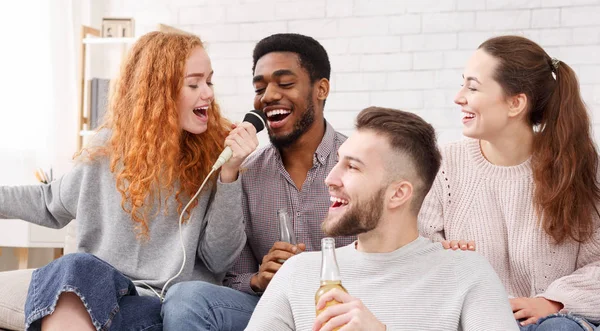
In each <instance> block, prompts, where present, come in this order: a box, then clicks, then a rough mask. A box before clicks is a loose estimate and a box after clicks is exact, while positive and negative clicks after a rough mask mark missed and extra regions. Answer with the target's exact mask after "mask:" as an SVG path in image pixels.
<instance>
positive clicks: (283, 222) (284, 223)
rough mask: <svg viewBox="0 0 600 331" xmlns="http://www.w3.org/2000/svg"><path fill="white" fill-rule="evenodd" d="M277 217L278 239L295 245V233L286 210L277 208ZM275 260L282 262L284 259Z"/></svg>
mask: <svg viewBox="0 0 600 331" xmlns="http://www.w3.org/2000/svg"><path fill="white" fill-rule="evenodd" d="M277 218H278V219H279V241H283V242H286V243H290V244H292V245H296V235H295V234H294V229H293V227H292V219H291V218H290V215H288V212H287V210H285V209H279V210H278V211H277ZM277 262H279V263H283V262H285V260H283V259H279V260H277Z"/></svg>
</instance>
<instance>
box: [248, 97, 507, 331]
mask: <svg viewBox="0 0 600 331" xmlns="http://www.w3.org/2000/svg"><path fill="white" fill-rule="evenodd" d="M356 123H357V124H356V130H357V131H356V132H355V133H354V134H353V135H352V136H351V137H350V138H349V139H348V140H346V142H344V144H343V145H342V146H341V147H340V148H339V151H338V154H339V162H338V164H337V165H336V166H335V167H334V168H333V169H332V170H331V172H330V173H329V175H328V176H327V179H326V184H327V185H328V186H329V194H330V196H331V202H332V203H331V207H330V208H329V213H328V215H327V219H326V220H325V221H324V222H323V224H322V227H323V230H324V232H325V233H326V234H327V235H330V236H341V235H343V236H351V235H357V236H358V239H357V241H356V242H354V243H352V244H350V245H348V246H345V247H342V248H338V249H336V255H337V261H338V265H339V267H340V273H341V279H342V285H343V286H344V287H345V288H346V289H347V290H348V293H346V292H343V291H341V290H338V289H333V290H330V291H329V292H326V293H325V294H323V295H322V296H321V298H320V300H319V302H318V303H317V306H316V307H315V302H314V296H315V292H316V291H317V289H318V288H319V274H320V273H319V271H320V264H321V263H320V262H321V255H320V254H319V253H317V252H312V253H303V254H300V255H297V256H294V257H292V258H290V259H289V260H288V261H287V262H286V263H285V264H284V265H283V266H282V268H281V269H280V270H279V272H278V273H277V274H276V275H275V278H274V279H273V280H272V281H271V284H270V285H269V287H268V288H267V290H266V292H265V293H264V295H263V297H262V299H261V300H260V302H259V303H258V306H257V307H256V310H255V311H254V314H253V315H252V319H251V320H250V323H249V324H248V327H247V328H246V330H257V331H259V330H260V331H262V330H278V331H284V330H320V331H331V330H334V329H336V328H339V327H342V329H341V330H344V331H351V330H503V331H505V330H518V326H517V324H516V322H515V320H514V318H513V315H512V311H511V308H510V305H509V302H508V298H507V295H506V292H505V291H504V288H503V287H502V284H501V283H500V280H499V278H498V277H497V276H496V274H495V273H494V271H493V269H492V267H491V266H490V265H489V264H488V262H487V261H486V260H485V259H484V258H483V257H481V256H479V255H478V254H477V253H475V252H470V251H467V252H465V251H461V252H458V251H452V250H445V249H444V248H443V247H442V245H441V244H439V243H438V244H434V243H432V242H431V241H429V240H428V239H425V238H423V237H420V236H419V234H418V231H417V215H418V213H419V209H420V208H421V204H422V202H423V199H424V198H425V195H426V194H427V192H428V191H429V189H430V188H431V185H432V183H433V180H434V178H435V176H436V173H437V171H438V170H439V167H440V160H441V156H440V152H439V150H438V148H437V146H436V139H435V131H434V129H433V127H432V126H431V125H429V124H427V123H425V122H424V121H423V120H422V119H421V118H420V117H419V116H417V115H415V114H412V113H407V112H402V111H398V110H393V109H386V108H377V107H371V108H367V109H365V110H363V111H362V112H361V113H360V114H359V115H358V118H357V122H356ZM465 208H468V206H465ZM457 253H459V254H457ZM332 300H335V301H337V303H338V304H333V305H327V304H328V303H330V301H332ZM326 305H327V306H326ZM315 308H316V309H323V308H325V310H324V311H323V312H321V313H320V314H319V315H318V316H317V317H316V319H315Z"/></svg>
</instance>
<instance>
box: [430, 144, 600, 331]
mask: <svg viewBox="0 0 600 331" xmlns="http://www.w3.org/2000/svg"><path fill="white" fill-rule="evenodd" d="M442 156H443V161H442V167H441V169H440V171H439V173H438V175H437V178H436V180H435V182H434V184H433V187H432V189H431V191H430V192H429V195H428V196H427V198H426V199H425V202H424V203H423V206H422V208H421V213H420V215H419V222H420V223H419V231H420V232H421V234H422V235H423V236H425V237H429V238H431V239H432V240H434V241H441V240H460V239H464V240H475V244H476V249H477V251H478V252H479V253H481V254H483V255H484V256H485V257H486V258H487V259H488V261H489V262H490V264H491V265H492V267H493V268H494V269H495V270H496V272H497V273H498V276H499V277H500V279H501V280H502V282H503V284H504V286H505V287H506V290H507V292H508V294H509V295H510V296H512V297H534V296H541V297H544V298H547V299H550V300H554V301H558V302H561V303H562V304H563V305H564V311H568V312H571V313H573V314H576V315H579V316H582V317H585V318H587V319H588V320H590V321H592V322H596V323H597V322H598V321H600V221H599V220H598V219H597V218H596V222H597V223H596V231H595V233H594V237H593V240H591V241H588V242H586V243H583V244H579V243H576V242H573V241H568V242H565V243H563V244H560V245H555V244H554V243H553V240H552V238H551V237H550V236H548V235H547V234H546V233H545V232H544V231H543V229H541V227H540V226H539V224H538V221H537V217H536V213H535V210H534V207H533V200H532V197H533V187H534V185H533V175H532V171H531V162H530V160H527V161H525V162H524V163H522V164H520V165H517V166H511V167H501V166H495V165H493V164H491V163H489V162H488V161H487V160H486V159H485V158H484V156H483V155H482V154H481V149H480V147H479V141H478V140H474V139H466V140H463V141H460V142H456V143H452V144H449V145H447V146H445V147H444V148H443V149H442ZM590 180H591V179H590Z"/></svg>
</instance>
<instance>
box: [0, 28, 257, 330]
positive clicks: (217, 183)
mask: <svg viewBox="0 0 600 331" xmlns="http://www.w3.org/2000/svg"><path fill="white" fill-rule="evenodd" d="M212 76H213V70H212V65H211V62H210V59H209V57H208V54H207V53H206V51H205V50H204V47H203V44H202V41H201V40H200V39H199V38H198V37H196V36H193V35H187V34H172V33H163V32H151V33H149V34H146V35H144V36H142V37H141V38H140V39H139V40H138V41H137V42H136V43H135V44H134V45H133V47H132V49H131V51H130V52H129V54H128V56H127V58H126V59H125V60H124V62H123V65H122V67H121V72H120V75H119V77H118V79H117V81H116V84H115V86H114V89H113V92H112V93H111V99H110V105H109V109H108V112H109V113H108V115H109V116H108V117H107V121H106V122H105V123H104V125H103V126H102V127H101V128H100V129H99V131H98V133H97V134H96V136H95V137H94V138H93V141H92V143H91V144H90V145H88V147H87V148H84V150H82V151H81V152H80V153H78V155H77V156H76V162H75V166H74V167H73V169H72V170H71V171H70V172H68V173H67V174H65V175H64V176H62V177H61V178H59V179H57V180H56V181H53V182H51V183H48V184H44V185H35V186H25V187H0V218H20V219H23V220H26V221H30V222H33V223H37V224H39V225H42V226H46V227H53V228H61V227H64V226H65V225H67V224H68V223H69V222H71V220H73V219H77V223H78V224H77V228H78V242H77V248H78V253H75V254H68V255H65V256H63V257H61V258H59V259H57V260H55V261H53V262H51V263H50V264H48V265H47V266H45V267H43V268H40V269H37V270H35V271H34V272H33V274H32V278H31V283H30V286H29V293H28V297H27V301H26V304H25V315H26V316H25V324H26V325H25V327H26V330H40V329H42V330H61V331H66V330H78V331H81V330H146V331H150V330H162V319H161V298H162V297H163V294H164V291H165V290H167V289H168V287H169V285H172V284H173V283H177V282H182V281H188V280H202V281H205V282H209V283H212V284H217V285H220V284H221V282H222V279H223V276H224V274H225V272H226V271H227V270H228V269H229V268H230V267H231V266H232V265H233V263H234V262H235V260H236V258H237V255H238V254H239V253H240V251H241V250H242V248H243V247H244V244H245V240H246V236H245V231H244V222H243V214H242V213H243V212H242V207H241V201H242V188H241V182H240V180H239V179H238V170H239V167H240V165H241V163H242V162H243V161H244V159H245V158H246V157H247V156H248V155H249V154H250V153H251V152H252V151H253V150H254V149H255V148H256V146H257V145H258V140H257V139H256V130H255V129H254V127H253V126H252V125H250V124H249V123H242V124H240V125H239V126H237V127H235V128H232V125H231V123H230V122H229V121H227V120H226V119H224V118H223V117H222V115H221V112H220V110H219V107H218V105H217V103H216V102H215V100H214V93H213V87H212V79H213V78H212ZM225 146H229V147H230V148H231V150H232V151H233V156H232V158H231V159H230V160H229V161H228V162H226V163H225V164H224V165H223V167H222V168H221V171H220V172H219V173H217V174H215V175H213V176H210V174H211V173H212V171H211V168H212V165H213V164H214V162H215V161H216V160H217V158H218V156H219V154H220V153H221V151H222V150H223V148H224V147H225ZM205 179H206V182H205ZM203 183H206V185H204V184H203ZM201 187H203V189H202V190H201V191H199V188H201ZM197 192H199V193H197ZM196 194H198V195H197V196H196Z"/></svg>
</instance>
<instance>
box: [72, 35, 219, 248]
mask: <svg viewBox="0 0 600 331" xmlns="http://www.w3.org/2000/svg"><path fill="white" fill-rule="evenodd" d="M197 47H204V46H203V43H202V41H201V40H200V38H198V37H197V36H194V35H191V34H176V33H164V32H151V33H148V34H146V35H144V36H142V37H141V38H140V39H139V40H138V41H137V42H136V43H135V44H134V45H133V47H132V49H131V50H130V51H129V54H128V56H127V58H126V60H125V61H124V62H123V64H122V66H121V71H120V74H119V77H118V79H117V80H116V82H115V85H114V86H113V88H112V90H111V92H112V93H111V96H110V100H109V109H108V114H107V119H106V122H105V123H104V124H103V125H102V126H101V127H100V128H99V129H98V131H100V130H102V129H104V128H106V129H109V130H110V132H111V135H110V138H109V139H108V141H107V142H106V143H105V144H104V145H103V146H100V147H99V148H92V147H90V148H87V149H88V152H89V156H90V158H91V159H93V158H94V157H97V156H100V155H106V156H108V157H109V158H110V169H111V171H112V172H113V173H114V174H115V176H116V182H117V190H118V191H119V192H120V193H121V196H122V200H121V207H122V208H123V210H124V211H126V212H127V213H129V214H131V218H132V220H133V221H134V222H135V223H137V224H136V230H138V231H139V233H138V235H141V236H142V237H147V236H148V221H149V220H148V218H149V211H150V210H151V209H152V208H151V206H152V204H153V203H156V202H157V203H158V206H159V208H157V209H156V210H158V211H159V212H160V210H164V212H165V213H166V212H167V201H168V199H169V197H171V196H173V194H174V195H175V198H176V201H177V202H178V211H179V212H181V211H182V209H183V206H184V203H187V202H188V201H189V199H190V198H191V197H192V196H193V195H194V194H195V192H196V190H197V189H198V187H199V186H200V184H201V183H202V181H203V179H204V178H205V176H207V175H208V173H209V172H210V170H211V167H212V164H213V163H214V161H215V160H216V159H217V157H218V155H219V153H220V152H221V150H222V149H223V148H224V140H225V137H226V136H227V134H228V133H229V130H230V128H231V123H230V122H229V121H228V120H226V119H225V118H223V117H222V115H221V112H220V109H219V106H218V105H217V103H216V102H215V101H212V102H211V104H210V108H209V111H208V128H207V130H206V131H205V132H204V133H202V134H200V135H195V134H191V133H188V132H185V131H183V130H182V129H181V127H180V124H179V111H178V109H177V98H178V96H179V93H180V90H181V88H182V86H183V77H184V75H185V65H186V61H187V59H188V57H189V56H190V54H191V52H192V50H194V49H195V48H197ZM84 150H85V149H84ZM79 154H81V153H79ZM214 181H215V178H213V179H212V183H213V184H214ZM213 187H214V185H213ZM164 193H166V195H165V194H164ZM161 197H163V198H164V204H163V201H162V198H161ZM197 204H198V203H197V201H194V202H193V203H192V204H191V205H190V207H189V208H188V210H187V211H186V219H187V218H189V213H190V210H191V209H193V208H194V207H195V206H196V205H197Z"/></svg>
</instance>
